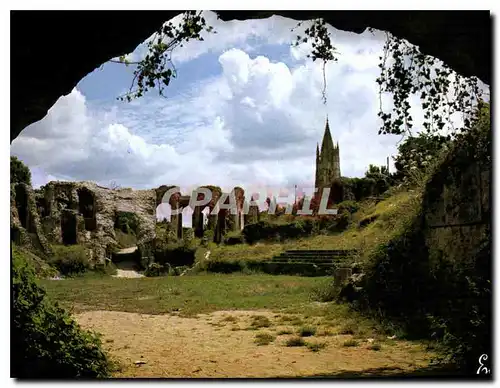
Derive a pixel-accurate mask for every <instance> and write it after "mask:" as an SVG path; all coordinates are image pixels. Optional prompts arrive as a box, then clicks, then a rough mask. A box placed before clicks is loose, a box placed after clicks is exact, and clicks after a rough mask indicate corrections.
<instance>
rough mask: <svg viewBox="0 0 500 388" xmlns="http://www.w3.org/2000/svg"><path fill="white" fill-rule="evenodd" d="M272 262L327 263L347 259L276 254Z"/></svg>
mask: <svg viewBox="0 0 500 388" xmlns="http://www.w3.org/2000/svg"><path fill="white" fill-rule="evenodd" d="M271 261H272V262H286V263H296V262H305V263H315V264H318V263H327V264H335V263H339V262H343V261H345V260H333V259H330V258H311V257H307V256H306V257H300V256H294V257H284V256H275V257H273V258H272V259H271Z"/></svg>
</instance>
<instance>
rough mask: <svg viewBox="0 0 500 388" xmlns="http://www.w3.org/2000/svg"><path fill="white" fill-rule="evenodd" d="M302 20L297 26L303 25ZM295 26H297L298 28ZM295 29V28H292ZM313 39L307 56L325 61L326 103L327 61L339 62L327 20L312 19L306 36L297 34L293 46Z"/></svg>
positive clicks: (325, 99)
mask: <svg viewBox="0 0 500 388" xmlns="http://www.w3.org/2000/svg"><path fill="white" fill-rule="evenodd" d="M301 25H302V22H300V23H299V24H298V25H297V27H299V26H301ZM297 27H295V28H297ZM292 31H293V29H292ZM309 40H311V46H312V48H313V49H312V51H311V54H307V58H311V59H312V60H313V62H314V61H316V60H317V59H321V60H322V61H323V90H322V96H323V103H324V104H325V105H326V102H327V98H326V69H325V67H326V63H327V62H329V61H334V62H337V57H336V55H337V52H336V49H335V47H334V46H333V45H332V42H331V39H330V34H329V33H328V28H327V26H326V22H325V21H324V20H323V19H315V20H313V21H312V23H311V26H310V27H309V28H306V30H305V31H304V36H300V35H297V40H296V41H295V42H294V43H293V44H292V45H293V46H298V45H300V44H302V43H307V42H308V41H309Z"/></svg>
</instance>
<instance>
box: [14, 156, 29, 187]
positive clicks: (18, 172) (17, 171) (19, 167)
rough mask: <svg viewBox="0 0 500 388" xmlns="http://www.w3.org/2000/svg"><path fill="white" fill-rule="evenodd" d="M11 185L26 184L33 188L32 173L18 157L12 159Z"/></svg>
mask: <svg viewBox="0 0 500 388" xmlns="http://www.w3.org/2000/svg"><path fill="white" fill-rule="evenodd" d="M10 183H26V184H27V185H30V186H31V171H30V169H29V168H28V166H26V165H25V164H24V163H23V162H22V161H21V160H19V159H18V158H17V157H16V156H11V157H10Z"/></svg>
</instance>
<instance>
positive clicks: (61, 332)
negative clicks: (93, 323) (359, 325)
mask: <svg viewBox="0 0 500 388" xmlns="http://www.w3.org/2000/svg"><path fill="white" fill-rule="evenodd" d="M12 264H13V265H12V310H11V311H12V323H11V376H12V377H16V378H25V379H27V378H31V379H42V378H49V379H58V378H60V379H69V378H103V377H109V375H110V372H111V363H110V361H109V359H108V356H107V355H106V353H105V352H104V351H103V350H102V347H101V341H100V340H99V337H98V336H97V335H96V334H93V333H92V332H89V331H85V330H82V329H81V328H80V327H79V326H78V324H77V323H76V322H75V321H74V320H73V319H72V317H71V316H70V315H69V314H68V313H67V312H66V311H65V310H63V309H62V308H60V307H58V306H57V304H52V303H50V301H48V300H47V298H46V296H45V291H44V290H43V289H42V288H41V287H40V286H38V284H37V283H36V280H35V275H34V272H33V269H32V268H31V267H30V266H29V265H28V264H27V262H26V260H25V258H24V256H23V254H22V253H21V252H19V251H17V250H16V249H15V248H14V249H13V251H12Z"/></svg>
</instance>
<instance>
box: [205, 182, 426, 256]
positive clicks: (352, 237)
mask: <svg viewBox="0 0 500 388" xmlns="http://www.w3.org/2000/svg"><path fill="white" fill-rule="evenodd" d="M419 198H420V196H419V195H418V194H417V193H416V192H408V191H401V192H398V193H395V194H394V195H392V196H390V197H389V198H387V199H386V200H384V201H381V202H379V203H378V204H376V205H374V204H373V203H366V204H364V206H362V208H361V209H360V210H359V211H358V212H357V213H356V214H354V216H353V222H352V224H351V226H350V227H349V228H348V229H347V230H346V231H345V232H343V233H339V234H337V235H319V236H314V237H308V238H303V239H298V240H295V241H289V242H285V243H257V244H255V245H247V244H242V245H232V246H223V245H220V246H216V245H215V244H213V245H210V247H209V249H210V252H211V253H210V259H211V260H228V261H229V260H244V261H251V260H267V259H270V258H272V257H273V256H274V255H277V254H279V253H281V252H283V251H285V250H288V249H359V250H360V251H362V254H363V255H364V254H366V253H367V252H369V251H370V250H371V249H372V248H373V247H375V246H376V245H378V244H380V243H383V242H385V241H388V240H389V239H390V237H391V236H393V235H394V233H395V232H396V231H397V230H398V228H399V227H400V226H401V225H402V223H403V221H404V220H405V219H406V218H407V217H408V216H411V215H412V214H413V213H414V210H415V208H416V206H418V203H419ZM372 216H378V218H377V219H376V220H375V221H374V222H372V223H370V224H369V225H367V226H366V227H363V228H359V227H358V224H359V221H361V220H363V219H365V218H368V217H372ZM198 256H199V257H201V256H202V252H200V254H199V255H198Z"/></svg>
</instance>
